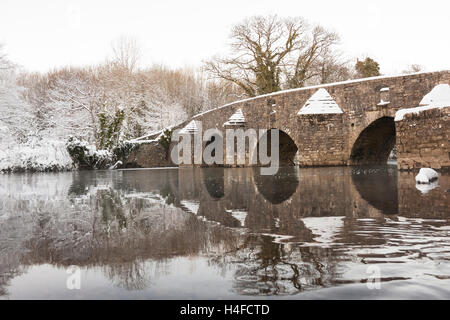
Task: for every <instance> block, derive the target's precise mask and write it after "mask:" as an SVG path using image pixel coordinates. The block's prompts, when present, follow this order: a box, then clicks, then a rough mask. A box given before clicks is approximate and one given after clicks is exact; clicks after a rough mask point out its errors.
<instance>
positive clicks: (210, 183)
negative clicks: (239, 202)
mask: <svg viewBox="0 0 450 320" xmlns="http://www.w3.org/2000/svg"><path fill="white" fill-rule="evenodd" d="M203 183H204V184H205V187H206V190H207V191H208V194H209V195H210V196H211V198H213V199H215V200H219V199H221V198H223V197H224V196H225V174H224V169H223V168H221V167H216V168H207V169H205V171H204V174H203Z"/></svg>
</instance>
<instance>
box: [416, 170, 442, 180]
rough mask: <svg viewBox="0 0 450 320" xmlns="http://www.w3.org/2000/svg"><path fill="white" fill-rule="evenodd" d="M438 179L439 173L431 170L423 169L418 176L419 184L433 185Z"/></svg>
mask: <svg viewBox="0 0 450 320" xmlns="http://www.w3.org/2000/svg"><path fill="white" fill-rule="evenodd" d="M437 178H438V173H437V172H436V171H434V170H433V169H431V168H422V169H420V171H419V174H418V175H417V176H416V182H417V183H431V182H433V181H435V180H437Z"/></svg>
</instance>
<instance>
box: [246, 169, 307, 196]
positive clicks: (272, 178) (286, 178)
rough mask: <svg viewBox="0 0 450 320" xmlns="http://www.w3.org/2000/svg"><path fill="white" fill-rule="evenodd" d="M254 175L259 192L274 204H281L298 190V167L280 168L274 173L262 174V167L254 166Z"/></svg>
mask: <svg viewBox="0 0 450 320" xmlns="http://www.w3.org/2000/svg"><path fill="white" fill-rule="evenodd" d="M253 177H254V181H255V185H256V188H257V189H258V191H259V193H260V194H261V195H262V196H263V197H264V199H266V200H267V201H269V202H270V203H272V204H280V203H283V202H285V201H286V200H288V199H290V198H291V197H292V195H293V194H294V193H295V191H297V188H298V184H299V179H298V168H296V167H292V166H291V167H284V168H279V169H278V172H277V173H276V174H274V175H262V174H261V169H260V168H253Z"/></svg>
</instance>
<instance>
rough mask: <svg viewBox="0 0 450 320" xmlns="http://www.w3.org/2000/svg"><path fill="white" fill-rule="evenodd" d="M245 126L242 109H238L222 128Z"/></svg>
mask: <svg viewBox="0 0 450 320" xmlns="http://www.w3.org/2000/svg"><path fill="white" fill-rule="evenodd" d="M242 124H245V117H244V113H243V112H242V109H238V110H237V111H236V112H235V113H233V115H232V116H231V117H230V118H229V119H228V121H227V122H225V123H224V124H223V125H224V126H237V125H242Z"/></svg>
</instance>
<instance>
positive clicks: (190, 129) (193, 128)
mask: <svg viewBox="0 0 450 320" xmlns="http://www.w3.org/2000/svg"><path fill="white" fill-rule="evenodd" d="M196 132H198V127H197V123H196V122H195V120H192V121H191V122H189V123H188V124H187V126H185V127H184V128H183V129H181V131H180V133H181V134H186V133H188V134H191V133H196Z"/></svg>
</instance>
